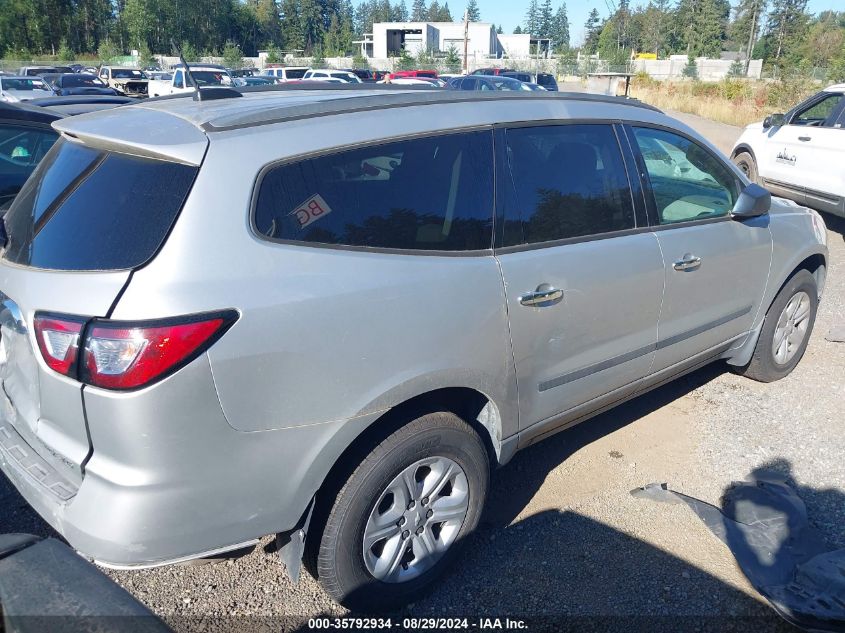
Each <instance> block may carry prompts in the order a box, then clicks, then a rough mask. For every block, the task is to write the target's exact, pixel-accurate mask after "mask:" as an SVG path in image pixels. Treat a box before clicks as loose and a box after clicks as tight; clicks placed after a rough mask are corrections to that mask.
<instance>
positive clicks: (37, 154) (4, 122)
mask: <svg viewBox="0 0 845 633" xmlns="http://www.w3.org/2000/svg"><path fill="white" fill-rule="evenodd" d="M133 101H134V99H128V98H126V97H110V96H93V97H84V96H83V97H46V98H43V99H33V100H31V101H27V102H26V103H24V104H11V103H4V102H0V216H2V214H3V213H5V212H6V210H7V209H8V208H9V207H10V206H11V204H12V201H13V200H14V199H15V196H16V195H17V193H18V191H20V188H21V187H22V186H23V184H24V183H25V182H26V180H27V178H29V175H30V174H31V173H32V172H33V171H35V168H36V167H37V166H38V163H39V162H41V159H42V158H44V156H45V155H46V154H47V152H48V151H49V149H50V148H51V147H52V146H53V143H55V142H56V139H58V137H59V135H58V133H57V132H56V131H55V130H54V129H53V128H52V125H51V124H52V123H53V121H56V120H58V119H61V118H64V117H66V116H72V115H74V114H82V113H84V112H91V111H93V110H99V109H103V108H107V107H108V108H113V107H115V106H117V105H121V104H125V103H131V102H133Z"/></svg>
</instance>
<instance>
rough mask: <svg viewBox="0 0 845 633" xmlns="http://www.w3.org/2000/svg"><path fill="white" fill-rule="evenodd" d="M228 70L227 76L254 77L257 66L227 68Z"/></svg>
mask: <svg viewBox="0 0 845 633" xmlns="http://www.w3.org/2000/svg"><path fill="white" fill-rule="evenodd" d="M227 70H228V71H229V76H231V77H232V78H236V77H254V76H255V75H256V71H257V70H258V69H257V68H227Z"/></svg>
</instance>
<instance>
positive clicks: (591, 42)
mask: <svg viewBox="0 0 845 633" xmlns="http://www.w3.org/2000/svg"><path fill="white" fill-rule="evenodd" d="M601 32H602V23H601V18H599V12H598V10H597V9H592V10H591V11H590V14H589V15H588V16H587V21H586V22H585V23H584V50H585V51H586V52H587V53H588V54H590V55H592V54H594V53H596V52H597V51H598V49H599V36H600V35H601Z"/></svg>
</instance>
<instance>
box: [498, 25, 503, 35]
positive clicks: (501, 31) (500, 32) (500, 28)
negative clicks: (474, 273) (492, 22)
mask: <svg viewBox="0 0 845 633" xmlns="http://www.w3.org/2000/svg"><path fill="white" fill-rule="evenodd" d="M496 33H497V34H498V35H501V34H502V33H504V31H503V30H502V25H501V24H500V25H499V26H497V27H496Z"/></svg>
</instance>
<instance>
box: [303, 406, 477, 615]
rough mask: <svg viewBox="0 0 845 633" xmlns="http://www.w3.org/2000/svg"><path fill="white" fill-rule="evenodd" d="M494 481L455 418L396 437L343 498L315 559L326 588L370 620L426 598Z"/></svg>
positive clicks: (421, 423) (435, 417)
mask: <svg viewBox="0 0 845 633" xmlns="http://www.w3.org/2000/svg"><path fill="white" fill-rule="evenodd" d="M489 477H490V463H489V459H488V456H487V451H486V449H485V447H484V444H483V443H482V440H481V438H480V437H479V436H478V434H477V433H476V432H475V431H474V430H473V429H472V427H471V426H469V425H468V424H467V423H466V422H464V421H463V420H461V419H460V418H458V417H457V416H456V415H454V414H452V413H445V412H439V413H429V414H427V415H423V416H422V417H419V418H417V419H415V420H413V421H411V422H409V423H408V424H406V425H405V426H403V427H401V428H399V429H398V430H397V431H395V432H394V433H392V434H391V435H390V436H388V437H387V439H385V440H384V441H383V442H381V443H380V444H379V445H378V446H376V447H375V448H374V449H373V450H372V451H371V452H370V454H369V455H368V456H367V457H366V458H365V459H364V460H363V461H362V462H361V463H360V465H359V466H358V467H357V468H356V469H355V470H354V471H353V472H352V474H351V475H350V476H349V479H348V480H347V481H346V484H345V485H344V486H343V488H341V490H340V491H339V492H338V493H337V496H336V498H335V499H334V501H333V503H332V505H331V509H330V510H329V512H328V517H327V520H326V523H325V528H324V529H323V533H322V538H321V539H320V543H319V548H318V552H317V561H316V563H317V565H316V566H317V578H318V580H319V581H320V584H322V586H323V588H324V589H325V590H326V591H327V592H328V593H329V594H330V595H331V596H332V597H333V598H334V599H335V600H337V601H338V602H340V603H341V604H342V605H344V606H346V607H348V608H349V609H352V610H355V611H360V612H365V613H366V612H378V611H386V610H390V609H393V608H397V607H399V606H401V605H403V604H405V603H406V602H408V601H410V600H412V599H413V598H415V597H417V596H418V595H419V594H421V593H422V592H423V591H425V590H426V589H430V588H431V586H432V583H434V581H435V580H437V578H438V577H439V576H440V575H441V574H442V573H443V572H444V571H445V570H446V568H447V567H448V566H449V564H450V563H451V562H452V561H453V560H454V558H455V556H456V554H457V553H458V551H459V549H460V547H461V545H462V544H463V541H465V540H466V538H467V536H469V535H470V533H471V532H472V531H473V530H474V529H475V527H476V525H477V524H478V520H479V518H480V516H481V511H482V508H483V506H484V500H485V498H486V496H487V487H488V482H489ZM438 519H440V521H438Z"/></svg>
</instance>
